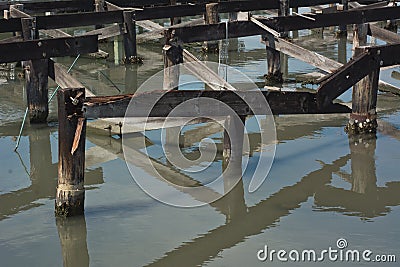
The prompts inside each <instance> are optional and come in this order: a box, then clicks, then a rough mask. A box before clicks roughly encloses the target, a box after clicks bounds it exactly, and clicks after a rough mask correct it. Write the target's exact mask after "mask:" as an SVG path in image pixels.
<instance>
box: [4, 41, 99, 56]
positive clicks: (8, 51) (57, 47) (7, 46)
mask: <svg viewBox="0 0 400 267" xmlns="http://www.w3.org/2000/svg"><path fill="white" fill-rule="evenodd" d="M97 50H98V43H97V35H89V36H78V37H63V38H55V39H41V40H29V41H20V42H12V43H2V44H0V63H8V62H16V61H22V60H32V59H43V58H51V57H64V56H76V55H78V54H87V53H92V52H96V51H97Z"/></svg>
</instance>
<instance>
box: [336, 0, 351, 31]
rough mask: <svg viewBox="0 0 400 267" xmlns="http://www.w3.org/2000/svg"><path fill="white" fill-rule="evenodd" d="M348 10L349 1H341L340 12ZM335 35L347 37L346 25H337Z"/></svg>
mask: <svg viewBox="0 0 400 267" xmlns="http://www.w3.org/2000/svg"><path fill="white" fill-rule="evenodd" d="M346 10H349V1H348V0H342V11H346ZM336 35H338V36H339V35H342V36H347V25H339V28H338V31H337V33H336Z"/></svg>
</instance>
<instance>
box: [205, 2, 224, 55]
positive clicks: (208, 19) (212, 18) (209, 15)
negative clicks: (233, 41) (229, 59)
mask: <svg viewBox="0 0 400 267" xmlns="http://www.w3.org/2000/svg"><path fill="white" fill-rule="evenodd" d="M204 17H205V19H204V21H205V24H206V25H210V24H217V23H218V22H219V21H220V19H219V14H218V3H210V4H207V5H206V12H205V14H204ZM203 51H204V52H217V51H218V41H205V42H204V43H203Z"/></svg>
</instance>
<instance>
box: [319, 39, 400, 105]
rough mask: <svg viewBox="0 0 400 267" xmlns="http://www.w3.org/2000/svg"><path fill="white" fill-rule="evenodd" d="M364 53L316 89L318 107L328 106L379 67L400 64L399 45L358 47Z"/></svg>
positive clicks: (331, 75)
mask: <svg viewBox="0 0 400 267" xmlns="http://www.w3.org/2000/svg"><path fill="white" fill-rule="evenodd" d="M357 49H362V50H364V52H362V53H360V54H359V55H358V56H356V57H355V58H353V59H352V60H350V61H349V62H348V63H347V64H345V65H343V66H342V67H340V68H339V69H338V70H337V71H336V72H334V73H332V74H330V75H329V76H327V78H326V79H324V81H323V82H322V83H321V85H320V87H319V88H318V92H317V98H318V103H319V104H320V105H325V104H328V105H329V104H330V103H331V102H332V101H333V100H334V99H335V98H337V97H338V96H340V95H341V94H343V93H344V92H346V91H347V90H348V89H350V87H351V86H353V85H354V84H355V83H356V82H358V81H360V80H361V79H362V78H364V77H365V76H367V75H368V74H369V73H371V72H372V71H374V70H375V69H377V68H380V67H386V66H392V65H397V64H400V44H393V45H382V46H372V47H359V48H357Z"/></svg>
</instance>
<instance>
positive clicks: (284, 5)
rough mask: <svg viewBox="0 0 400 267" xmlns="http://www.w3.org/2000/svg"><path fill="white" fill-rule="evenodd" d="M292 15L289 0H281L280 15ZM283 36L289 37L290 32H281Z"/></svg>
mask: <svg viewBox="0 0 400 267" xmlns="http://www.w3.org/2000/svg"><path fill="white" fill-rule="evenodd" d="M289 15H290V7H289V0H279V9H278V16H285V17H286V16H289ZM280 36H281V37H288V32H281V33H280Z"/></svg>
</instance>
